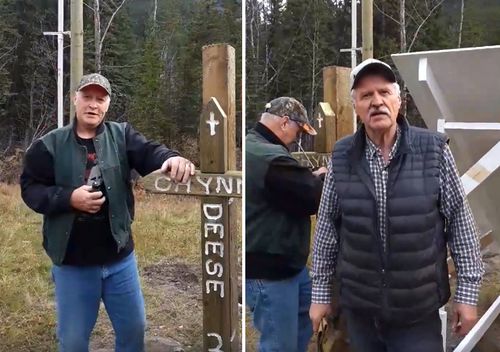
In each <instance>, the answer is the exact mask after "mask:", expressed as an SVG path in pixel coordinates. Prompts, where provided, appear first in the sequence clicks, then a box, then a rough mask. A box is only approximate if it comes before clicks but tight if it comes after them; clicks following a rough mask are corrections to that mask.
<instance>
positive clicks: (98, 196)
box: [69, 185, 106, 214]
mask: <svg viewBox="0 0 500 352" xmlns="http://www.w3.org/2000/svg"><path fill="white" fill-rule="evenodd" d="M105 200H106V197H103V196H102V192H100V191H97V192H92V186H87V185H83V186H81V187H79V188H77V189H75V190H74V191H73V193H71V198H70V200H69V202H70V204H71V206H72V207H73V208H75V209H78V210H81V211H84V212H87V213H92V214H95V213H97V212H98V211H99V209H101V206H102V205H103V203H104V201H105Z"/></svg>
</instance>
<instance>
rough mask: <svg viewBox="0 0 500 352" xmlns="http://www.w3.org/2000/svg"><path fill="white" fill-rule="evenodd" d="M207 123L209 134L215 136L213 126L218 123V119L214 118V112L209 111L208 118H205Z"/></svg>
mask: <svg viewBox="0 0 500 352" xmlns="http://www.w3.org/2000/svg"><path fill="white" fill-rule="evenodd" d="M207 123H208V124H209V125H210V135H211V136H215V126H217V125H218V124H219V120H216V119H215V114H214V113H213V112H210V119H209V120H207Z"/></svg>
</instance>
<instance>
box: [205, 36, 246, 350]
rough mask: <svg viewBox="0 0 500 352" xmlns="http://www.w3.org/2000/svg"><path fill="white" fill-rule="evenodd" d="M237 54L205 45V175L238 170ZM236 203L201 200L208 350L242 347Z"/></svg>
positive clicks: (223, 47)
mask: <svg viewBox="0 0 500 352" xmlns="http://www.w3.org/2000/svg"><path fill="white" fill-rule="evenodd" d="M234 53H235V51H234V48H233V47H231V46H229V45H226V44H218V45H209V46H205V47H204V48H203V110H204V112H203V114H202V119H201V121H200V154H201V155H200V156H201V158H200V164H201V172H203V173H206V172H209V173H216V174H224V173H226V171H228V169H233V170H234V169H235V168H236V142H235V141H236V139H235V125H236V114H235V104H236V101H235V56H234ZM231 203H232V201H231V200H230V199H229V198H221V197H206V198H203V199H202V202H201V212H202V224H201V230H202V241H201V250H202V263H203V306H204V311H203V350H204V351H214V352H215V351H236V350H237V349H238V345H239V338H238V336H237V335H238V330H239V329H238V328H239V325H238V320H239V319H238V309H237V307H238V301H237V299H238V293H237V279H238V275H237V272H236V263H237V252H236V233H235V231H234V224H232V222H231V217H232V215H233V217H234V216H235V215H236V214H234V212H235V210H234V205H231ZM232 230H233V231H232Z"/></svg>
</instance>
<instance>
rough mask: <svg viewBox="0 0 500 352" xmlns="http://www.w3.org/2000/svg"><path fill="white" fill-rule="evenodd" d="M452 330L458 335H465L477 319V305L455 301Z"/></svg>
mask: <svg viewBox="0 0 500 352" xmlns="http://www.w3.org/2000/svg"><path fill="white" fill-rule="evenodd" d="M451 314H452V317H451V322H452V330H453V332H454V333H455V334H457V335H458V336H461V337H463V336H465V335H467V333H468V332H469V331H470V330H471V329H472V327H473V326H474V324H475V323H476V321H477V307H476V306H471V305H469V304H465V303H457V302H454V303H453V311H452V313H451Z"/></svg>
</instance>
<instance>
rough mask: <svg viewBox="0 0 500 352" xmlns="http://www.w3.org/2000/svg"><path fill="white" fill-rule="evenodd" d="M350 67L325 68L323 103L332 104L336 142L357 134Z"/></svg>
mask: <svg viewBox="0 0 500 352" xmlns="http://www.w3.org/2000/svg"><path fill="white" fill-rule="evenodd" d="M350 73H351V69H350V68H348V67H339V66H328V67H325V68H323V101H324V102H327V103H330V106H331V107H332V110H333V112H334V113H335V116H336V119H337V125H336V140H339V139H340V138H342V137H345V136H348V135H350V134H353V133H354V132H356V119H355V118H354V113H353V107H352V101H351V86H350V83H351V81H350V77H349V75H350Z"/></svg>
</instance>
